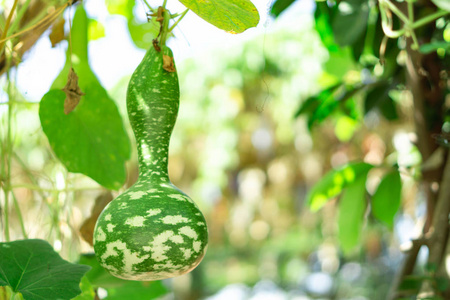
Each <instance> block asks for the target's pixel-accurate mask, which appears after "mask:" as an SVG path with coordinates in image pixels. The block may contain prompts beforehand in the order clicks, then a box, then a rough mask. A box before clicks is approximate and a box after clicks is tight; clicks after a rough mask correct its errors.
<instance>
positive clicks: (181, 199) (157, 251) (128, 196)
mask: <svg viewBox="0 0 450 300" xmlns="http://www.w3.org/2000/svg"><path fill="white" fill-rule="evenodd" d="M163 53H164V54H166V55H169V56H170V57H173V56H172V51H171V50H170V49H169V48H167V47H162V50H161V52H158V51H156V50H155V49H154V48H153V47H151V48H150V50H149V51H148V52H147V54H146V55H145V57H144V58H143V60H142V62H141V63H140V65H139V66H138V67H137V69H136V70H135V71H134V73H133V75H132V76H131V79H130V83H129V85H128V91H127V109H128V115H129V119H130V123H131V127H132V128H133V131H134V134H135V137H136V143H137V150H138V161H139V178H138V180H137V182H136V183H135V184H134V185H133V186H132V187H130V188H129V189H128V190H126V191H125V192H124V193H123V194H121V195H120V196H118V197H117V198H116V199H114V200H113V201H112V202H111V203H109V204H108V205H107V206H106V207H105V209H104V210H103V212H102V213H101V214H100V216H99V218H98V220H97V224H96V226H95V229H94V250H95V254H96V256H97V259H98V260H99V262H100V264H101V265H102V266H103V267H104V268H105V269H107V270H108V271H109V272H110V273H111V274H112V275H114V276H116V277H119V278H122V279H128V280H159V279H165V278H170V277H174V276H178V275H182V274H185V273H187V272H189V271H191V270H192V269H194V268H195V267H196V266H197V265H198V264H199V263H200V261H201V260H202V258H203V256H204V255H205V252H206V247H207V244H208V230H207V226H206V222H205V218H204V217H203V215H202V213H201V212H200V210H199V209H198V207H197V205H196V204H195V203H194V202H193V201H192V200H191V199H190V198H189V197H188V196H187V195H186V194H184V193H183V192H182V191H180V190H179V189H178V188H176V187H175V186H174V185H173V184H172V183H171V182H170V180H169V175H168V170H167V165H168V151H169V141H170V136H171V134H172V130H173V127H174V125H175V121H176V118H177V114H178V106H179V97H180V92H179V85H178V77H177V73H176V72H167V71H165V70H164V69H163Z"/></svg>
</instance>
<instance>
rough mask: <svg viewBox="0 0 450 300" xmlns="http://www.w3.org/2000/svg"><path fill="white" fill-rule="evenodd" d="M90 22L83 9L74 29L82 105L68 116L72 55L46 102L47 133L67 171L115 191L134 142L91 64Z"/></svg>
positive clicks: (74, 58)
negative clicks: (67, 91)
mask: <svg viewBox="0 0 450 300" xmlns="http://www.w3.org/2000/svg"><path fill="white" fill-rule="evenodd" d="M88 24H89V19H88V18H87V15H86V12H85V11H84V9H83V6H81V5H80V6H79V7H78V8H77V11H76V13H75V16H74V19H73V27H72V44H73V46H72V56H71V57H72V65H73V69H74V70H75V72H76V73H77V75H78V77H79V78H78V86H79V89H80V91H82V93H83V94H84V95H81V98H80V99H79V103H78V105H77V106H76V107H75V108H74V109H73V111H71V112H70V113H68V114H67V115H66V114H64V99H65V98H66V95H65V94H64V92H63V91H61V90H60V89H62V88H63V87H64V86H65V85H66V82H67V78H68V75H69V72H70V70H71V63H70V59H69V58H70V56H69V55H70V52H68V55H67V57H68V59H67V61H66V65H65V66H64V68H63V70H62V71H61V73H60V74H59V75H58V77H57V78H56V79H55V81H54V82H53V85H52V90H50V91H49V92H48V93H47V94H45V95H44V97H43V98H42V100H41V103H40V106H39V118H40V120H41V125H42V129H43V130H44V133H45V134H46V135H47V138H48V140H49V143H50V145H51V147H52V149H53V151H54V152H55V154H56V156H57V157H58V158H59V160H60V161H61V162H62V163H63V164H64V165H65V166H66V168H67V170H68V171H70V172H74V173H82V174H85V175H87V176H89V177H91V178H92V179H94V180H95V181H97V182H98V183H99V184H101V185H103V186H104V187H106V188H109V189H118V188H120V187H121V186H122V184H123V183H124V182H125V179H126V170H125V161H126V160H127V159H128V158H129V157H130V143H129V139H128V136H127V134H126V132H125V129H124V127H123V123H122V118H121V116H120V114H119V110H118V109H117V106H116V104H115V103H114V101H113V100H112V99H111V98H110V97H109V96H108V93H107V92H106V90H105V89H104V88H103V87H102V85H101V84H100V82H99V80H98V79H97V77H96V76H95V74H94V72H93V71H92V70H91V68H90V66H89V62H88V50H87V47H88V46H87V44H88V26H89V25H88Z"/></svg>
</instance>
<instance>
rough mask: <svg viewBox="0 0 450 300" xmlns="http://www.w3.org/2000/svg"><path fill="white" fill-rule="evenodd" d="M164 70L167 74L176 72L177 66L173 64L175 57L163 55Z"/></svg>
mask: <svg viewBox="0 0 450 300" xmlns="http://www.w3.org/2000/svg"><path fill="white" fill-rule="evenodd" d="M163 69H164V70H166V71H167V72H172V73H173V72H175V71H176V70H175V64H174V63H173V57H170V56H169V55H165V54H164V55H163Z"/></svg>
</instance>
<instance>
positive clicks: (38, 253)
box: [0, 239, 90, 300]
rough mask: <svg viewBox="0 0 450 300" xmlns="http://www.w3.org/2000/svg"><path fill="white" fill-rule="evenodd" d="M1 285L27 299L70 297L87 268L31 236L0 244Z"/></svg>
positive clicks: (41, 299) (45, 299) (75, 292)
mask: <svg viewBox="0 0 450 300" xmlns="http://www.w3.org/2000/svg"><path fill="white" fill-rule="evenodd" d="M0 257H1V258H3V259H0V286H10V287H11V288H12V290H13V291H14V292H15V293H21V294H22V295H23V297H24V299H26V300H52V299H71V298H73V297H75V296H76V295H78V294H80V292H81V290H80V286H79V283H80V280H81V278H82V277H83V275H84V273H86V272H87V271H88V270H89V269H90V268H89V267H88V266H82V265H76V264H71V263H69V262H67V261H65V260H63V259H62V258H61V257H60V256H59V255H58V253H56V252H55V251H54V250H53V248H52V246H50V244H49V243H47V242H46V241H43V240H38V239H30V240H20V241H14V242H8V243H0Z"/></svg>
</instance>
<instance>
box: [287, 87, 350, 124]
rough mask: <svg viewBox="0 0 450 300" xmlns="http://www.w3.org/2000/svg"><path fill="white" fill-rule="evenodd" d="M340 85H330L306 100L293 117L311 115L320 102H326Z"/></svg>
mask: <svg viewBox="0 0 450 300" xmlns="http://www.w3.org/2000/svg"><path fill="white" fill-rule="evenodd" d="M341 85H342V82H339V83H338V84H335V85H332V86H330V87H328V88H326V89H323V90H322V91H320V93H319V94H317V95H314V96H311V97H309V98H307V99H306V100H305V101H304V102H303V103H302V104H301V105H300V107H299V109H298V110H297V112H296V113H295V115H294V117H296V118H297V117H299V116H300V115H302V114H309V115H312V114H313V113H314V111H315V110H316V109H317V108H318V107H319V105H320V102H321V101H326V99H328V98H330V97H331V96H332V95H333V93H334V92H335V91H336V90H337V89H338V88H339V87H340V86H341Z"/></svg>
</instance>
